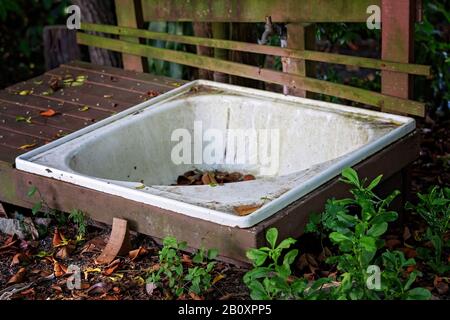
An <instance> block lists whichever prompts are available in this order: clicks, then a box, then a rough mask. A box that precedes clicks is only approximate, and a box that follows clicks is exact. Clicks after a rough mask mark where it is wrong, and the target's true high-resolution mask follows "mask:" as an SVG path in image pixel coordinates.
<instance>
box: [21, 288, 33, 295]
mask: <svg viewBox="0 0 450 320" xmlns="http://www.w3.org/2000/svg"><path fill="white" fill-rule="evenodd" d="M20 294H21V295H23V296H33V295H34V294H35V292H34V288H30V289H27V290H25V291H22V292H21V293H20Z"/></svg>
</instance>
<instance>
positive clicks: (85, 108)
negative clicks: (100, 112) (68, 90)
mask: <svg viewBox="0 0 450 320" xmlns="http://www.w3.org/2000/svg"><path fill="white" fill-rule="evenodd" d="M88 110H89V107H88V106H82V107H81V108H78V111H81V112H85V111H88Z"/></svg>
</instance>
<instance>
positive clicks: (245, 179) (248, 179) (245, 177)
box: [243, 174, 255, 181]
mask: <svg viewBox="0 0 450 320" xmlns="http://www.w3.org/2000/svg"><path fill="white" fill-rule="evenodd" d="M243 179H244V181H250V180H255V176H254V175H251V174H246V175H245V176H244V178H243Z"/></svg>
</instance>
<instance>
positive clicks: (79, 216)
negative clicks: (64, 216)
mask: <svg viewBox="0 0 450 320" xmlns="http://www.w3.org/2000/svg"><path fill="white" fill-rule="evenodd" d="M69 220H72V222H73V223H75V224H76V225H77V229H78V235H79V236H80V237H84V236H85V234H86V227H87V222H86V215H85V214H84V212H83V211H81V210H78V209H73V210H72V211H71V212H70V214H69Z"/></svg>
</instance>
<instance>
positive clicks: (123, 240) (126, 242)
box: [95, 218, 131, 264]
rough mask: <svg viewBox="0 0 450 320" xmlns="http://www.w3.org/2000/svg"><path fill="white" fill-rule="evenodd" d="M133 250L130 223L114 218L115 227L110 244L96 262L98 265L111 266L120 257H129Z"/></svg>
mask: <svg viewBox="0 0 450 320" xmlns="http://www.w3.org/2000/svg"><path fill="white" fill-rule="evenodd" d="M130 250H131V243H130V232H129V230H128V221H127V220H125V219H119V218H113V225H112V230H111V235H110V237H109V240H108V244H107V245H106V247H105V248H104V249H103V251H102V253H101V254H100V256H99V257H98V258H97V259H96V260H95V262H96V263H97V264H110V263H111V262H112V261H113V260H114V259H115V258H116V257H117V256H118V255H128V252H130Z"/></svg>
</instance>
